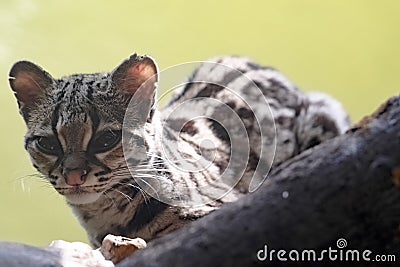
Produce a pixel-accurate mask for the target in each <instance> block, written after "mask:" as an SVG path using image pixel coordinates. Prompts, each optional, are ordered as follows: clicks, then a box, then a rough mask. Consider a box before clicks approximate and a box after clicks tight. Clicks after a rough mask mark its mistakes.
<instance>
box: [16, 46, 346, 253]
mask: <svg viewBox="0 0 400 267" xmlns="http://www.w3.org/2000/svg"><path fill="white" fill-rule="evenodd" d="M210 62H216V63H217V64H210V63H204V64H202V65H201V66H200V67H199V68H198V69H197V70H196V71H195V72H194V73H193V75H192V77H191V78H190V79H189V81H188V83H186V84H185V85H184V86H182V87H181V88H180V89H179V90H178V91H177V92H176V93H175V94H174V95H173V96H172V98H171V100H170V102H169V103H168V105H167V107H166V108H165V109H164V110H163V111H162V112H160V111H159V110H158V109H157V103H156V101H155V100H156V92H155V89H156V83H157V81H158V70H157V67H156V65H155V63H154V61H153V60H152V59H151V58H150V57H138V56H137V55H136V54H135V55H133V56H131V57H130V58H129V59H127V60H126V61H124V62H123V63H122V64H121V65H120V66H118V67H117V68H116V69H115V70H114V71H112V72H110V73H96V74H76V75H70V76H66V77H63V78H61V79H54V78H52V77H51V76H50V74H48V73H47V72H45V71H44V70H43V69H41V68H40V67H38V66H36V65H35V64H33V63H31V62H27V61H22V62H18V63H16V64H15V65H14V66H13V68H12V70H11V72H10V85H11V88H12V90H13V91H14V92H15V94H16V97H17V100H18V104H19V107H20V113H21V114H22V116H23V118H24V120H25V122H26V125H27V134H26V137H25V148H26V149H27V151H28V152H29V155H30V157H31V160H32V163H33V166H34V167H35V168H36V169H37V170H38V171H39V172H41V173H42V174H44V175H45V176H46V177H47V179H48V180H49V182H50V183H51V184H52V185H53V186H54V188H55V189H56V190H57V192H58V193H60V194H61V195H64V196H65V198H66V200H67V202H68V204H69V205H70V206H71V208H72V210H73V212H74V213H75V215H76V216H77V217H78V219H79V221H80V223H81V224H82V226H83V227H84V228H85V229H86V231H87V233H88V236H89V238H90V241H91V242H92V244H93V245H94V246H99V245H100V242H101V241H102V239H103V237H104V236H105V235H107V234H109V233H111V234H114V235H123V236H129V237H137V236H139V237H142V238H144V239H146V240H151V239H153V238H155V237H158V236H161V235H163V234H165V233H169V232H171V231H173V230H175V229H178V228H180V227H182V226H183V225H185V224H187V223H188V222H190V221H192V220H195V219H197V218H199V217H201V216H204V215H206V214H208V213H209V212H211V211H213V210H215V209H217V208H218V207H220V206H221V205H222V204H224V203H226V202H231V201H235V200H236V199H237V198H238V197H240V196H241V195H242V194H245V193H247V192H248V188H249V183H250V180H249V179H250V178H251V177H253V176H254V175H255V174H256V175H258V176H259V177H264V176H265V175H266V173H264V172H261V171H260V172H259V173H257V171H256V169H257V166H258V165H260V164H261V165H262V164H265V165H272V167H275V166H277V165H279V164H281V163H282V162H284V161H286V160H287V159H289V158H291V157H293V156H295V155H297V154H299V153H300V152H301V151H303V150H305V149H307V148H310V147H312V146H315V145H317V144H318V143H320V142H323V141H325V140H327V139H329V138H332V137H334V136H336V135H338V134H341V133H343V132H344V131H345V130H346V129H347V128H348V126H349V121H348V118H347V115H346V113H345V112H344V111H343V109H342V108H341V106H340V104H338V103H337V102H336V101H335V100H333V99H332V98H330V97H328V96H326V95H323V94H305V93H303V92H301V91H300V90H298V88H297V87H296V86H295V85H293V84H292V83H291V82H290V81H289V80H288V79H287V78H286V77H284V76H283V75H282V74H281V73H280V72H278V71H277V70H274V69H272V68H269V67H262V66H259V65H257V64H256V63H254V62H252V61H250V60H248V59H246V58H240V57H220V58H216V59H213V60H211V61H210ZM224 66H228V68H224ZM243 74H244V75H243ZM149 80H150V83H148V85H147V88H146V87H145V91H144V92H140V91H139V90H138V88H139V87H140V86H141V85H143V84H144V83H145V82H146V81H149ZM146 83H147V82H146ZM253 87H256V88H257V90H258V92H261V95H262V96H263V97H254V96H255V95H256V93H255V92H256V91H254V90H255V89H253ZM226 88H233V90H227V89H226ZM138 94H140V95H138ZM237 95H241V96H244V99H243V98H241V97H238V96H237ZM133 96H137V97H138V98H139V99H140V100H141V101H142V102H143V101H147V102H148V103H149V109H148V110H147V111H144V112H142V111H141V112H138V111H137V110H136V111H135V108H133V115H131V117H129V118H133V119H135V118H136V116H137V117H139V116H142V117H143V114H145V116H144V120H143V122H142V123H141V124H140V123H139V124H138V125H137V127H138V129H131V130H132V131H130V132H127V133H125V131H126V129H125V128H124V127H123V124H124V118H125V114H126V113H127V109H128V110H131V109H130V106H129V101H130V100H131V99H132V97H133ZM191 99H194V100H195V101H194V102H192V106H191V107H192V108H193V109H196V110H198V111H200V113H201V112H203V111H204V113H207V112H209V113H210V114H208V115H209V116H211V117H213V116H216V117H218V113H219V112H218V106H216V108H215V109H213V108H210V106H207V107H206V106H204V103H205V100H204V99H215V100H218V101H220V102H221V103H224V104H226V105H227V106H229V107H230V108H231V109H232V110H233V111H234V112H235V113H236V114H237V115H238V118H240V120H241V121H242V122H243V125H244V127H245V129H246V132H247V134H248V140H249V144H250V150H249V158H248V160H247V163H248V164H247V166H246V168H245V170H244V173H243V174H242V175H241V180H240V182H239V183H238V184H237V185H235V188H234V189H233V190H230V185H229V181H228V180H219V179H218V177H219V176H221V174H222V173H223V172H224V171H226V169H227V168H228V162H229V159H230V157H231V152H232V147H231V143H230V141H231V140H230V138H229V136H228V135H227V132H226V131H225V130H224V128H223V127H220V125H219V124H218V123H216V122H215V121H214V120H212V119H209V118H199V119H196V120H191V118H186V117H185V114H184V113H178V114H174V110H176V108H179V106H180V105H181V104H182V103H184V102H185V101H187V100H191ZM261 101H267V103H268V104H269V106H270V110H265V106H264V107H262V106H261V104H260V103H259V102H261ZM258 105H259V106H260V107H259V108H258ZM135 112H136V113H135ZM255 113H258V115H259V116H258V117H257V116H256V115H255ZM135 114H137V115H135ZM256 117H257V118H256ZM224 119H225V120H226V123H227V124H229V123H230V121H229V118H221V120H224ZM182 121H183V123H182ZM274 124H275V126H274ZM139 128H140V130H141V133H142V134H137V131H136V130H139ZM262 131H263V132H265V133H267V134H266V136H265V137H264V138H266V140H269V141H270V144H269V146H268V147H269V148H270V151H267V152H264V153H267V154H266V158H267V159H268V160H267V161H268V162H264V163H259V159H260V157H261V153H262V152H261V147H262V145H261V137H260V132H262ZM125 134H126V136H129V137H131V139H129V140H134V141H133V142H130V143H129V144H130V146H131V148H132V147H133V148H134V149H133V150H132V151H133V153H131V154H127V155H126V156H127V158H126V159H125V157H124V148H123V142H122V141H121V139H122V136H124V135H125ZM204 137H207V139H208V140H210V141H211V142H212V143H213V144H214V145H215V146H214V147H213V148H212V149H210V148H207V147H205V146H204V145H203V144H202V143H201V140H203V139H204ZM168 144H169V145H171V144H172V145H171V146H168ZM163 146H164V148H165V147H166V148H167V149H168V148H169V147H173V146H175V147H179V148H180V152H181V154H182V155H184V158H185V159H188V158H189V159H193V160H192V161H188V162H194V163H190V164H192V165H193V166H186V170H185V171H180V169H179V168H178V167H179V165H180V164H181V162H182V158H180V157H176V154H174V153H172V154H171V155H172V156H171V155H167V154H168V151H167V152H166V150H165V149H161V148H162V147H163ZM275 147H276V151H275ZM207 153H209V154H207ZM268 153H269V154H268ZM207 155H210V156H209V158H210V160H209V161H206V162H207V163H210V162H211V164H210V165H207V166H206V168H203V169H201V170H202V171H187V170H190V168H191V167H193V168H194V169H196V170H198V169H199V168H202V167H204V166H203V165H204V162H203V163H202V162H200V161H196V160H195V159H197V158H198V157H199V156H202V157H205V158H207V157H208V156H207ZM180 167H182V166H180ZM229 168H233V169H234V168H235V166H233V167H232V166H229ZM227 177H228V178H227V179H230V178H229V175H228V176H227ZM226 181H228V182H226ZM160 184H161V185H162V186H163V190H161V191H160V190H158V189H157V188H158V187H159V185H160ZM210 185H211V186H210ZM149 190H150V191H151V190H154V191H155V194H159V195H157V196H154V195H152V194H151V193H150V194H149V192H150V191H149ZM218 196H220V197H218ZM171 199H173V200H179V201H182V202H183V203H189V204H188V205H173V204H174V203H172V202H169V200H171ZM193 203H204V205H197V206H196V205H193Z"/></svg>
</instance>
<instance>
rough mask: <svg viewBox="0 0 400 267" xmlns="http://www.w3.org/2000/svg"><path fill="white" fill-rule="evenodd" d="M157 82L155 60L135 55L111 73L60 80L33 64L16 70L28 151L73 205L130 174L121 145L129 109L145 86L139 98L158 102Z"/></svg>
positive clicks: (14, 78)
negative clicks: (156, 98) (130, 103)
mask: <svg viewBox="0 0 400 267" xmlns="http://www.w3.org/2000/svg"><path fill="white" fill-rule="evenodd" d="M157 81H158V71H157V66H156V64H155V62H154V61H153V60H152V59H151V58H150V57H147V56H144V57H140V56H137V55H136V54H135V55H133V56H131V57H130V58H129V59H128V60H126V61H124V62H123V63H122V64H121V65H119V66H118V67H117V68H116V69H115V70H114V71H112V72H111V73H96V74H76V75H71V76H66V77H63V78H61V79H54V78H53V77H52V76H51V75H50V74H49V73H47V72H46V71H44V70H43V69H42V68H41V67H39V66H37V65H35V64H34V63H31V62H29V61H20V62H17V63H16V64H15V65H14V66H13V67H12V69H11V71H10V85H11V88H12V90H13V91H14V93H15V96H16V98H17V100H18V105H19V109H20V113H21V115H22V116H23V118H24V120H25V123H26V126H27V133H26V136H25V148H26V150H27V151H28V152H29V154H30V157H31V160H32V163H33V166H34V167H35V168H36V169H38V170H39V172H41V173H42V174H43V175H44V176H46V177H47V179H49V181H50V183H51V184H52V185H53V186H54V188H55V189H56V190H57V191H58V192H59V193H60V194H62V195H64V196H65V197H66V199H67V201H68V202H69V203H71V204H78V205H79V204H86V203H91V202H94V201H96V200H97V199H98V198H99V197H100V196H101V195H102V194H103V193H104V192H105V191H106V190H107V189H109V188H110V187H112V185H113V184H114V183H118V180H116V179H113V177H114V178H115V177H118V172H120V171H121V170H123V172H125V173H126V172H127V167H126V163H125V159H124V156H123V148H122V142H121V138H122V124H123V120H124V115H125V110H126V108H127V106H128V103H129V100H130V99H131V98H132V96H133V95H134V94H135V93H136V92H138V89H139V88H140V87H141V86H142V85H143V87H142V88H144V90H142V89H141V90H140V91H141V95H140V96H139V97H141V98H143V99H142V100H143V101H147V102H149V103H150V104H154V94H155V87H156V82H157ZM153 111H154V110H151V112H150V113H152V112H153ZM142 115H143V114H142ZM151 115H152V114H146V116H151ZM138 157H139V158H143V157H144V155H138Z"/></svg>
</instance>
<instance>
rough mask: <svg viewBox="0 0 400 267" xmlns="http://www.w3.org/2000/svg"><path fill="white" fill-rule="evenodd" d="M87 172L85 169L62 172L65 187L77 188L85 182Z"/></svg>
mask: <svg viewBox="0 0 400 267" xmlns="http://www.w3.org/2000/svg"><path fill="white" fill-rule="evenodd" d="M87 174H88V171H87V170H85V169H74V170H65V171H63V176H64V179H65V182H66V183H67V185H70V186H79V185H82V184H84V183H85V182H86V177H87Z"/></svg>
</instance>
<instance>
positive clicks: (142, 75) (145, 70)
mask: <svg viewBox="0 0 400 267" xmlns="http://www.w3.org/2000/svg"><path fill="white" fill-rule="evenodd" d="M111 79H112V81H113V84H114V86H115V87H116V88H117V90H119V91H120V92H122V93H123V94H125V95H127V96H129V97H131V96H133V95H134V94H135V93H136V92H137V91H138V89H139V88H140V87H141V86H143V87H142V88H141V89H140V93H141V97H145V98H147V99H152V98H153V97H154V93H155V89H156V87H157V82H158V68H157V65H156V63H155V61H154V60H153V59H152V58H151V57H149V56H137V55H136V54H134V55H132V56H131V57H130V58H129V59H127V60H125V61H124V62H122V64H121V65H119V66H118V67H117V68H116V69H115V70H114V71H113V72H112V74H111Z"/></svg>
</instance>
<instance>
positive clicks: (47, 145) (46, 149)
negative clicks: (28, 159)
mask: <svg viewBox="0 0 400 267" xmlns="http://www.w3.org/2000/svg"><path fill="white" fill-rule="evenodd" d="M36 145H37V148H38V149H39V150H40V151H41V152H43V153H45V154H49V155H59V154H60V153H61V152H62V150H61V147H60V143H59V142H58V140H57V138H56V137H54V136H39V137H37V139H36Z"/></svg>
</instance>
